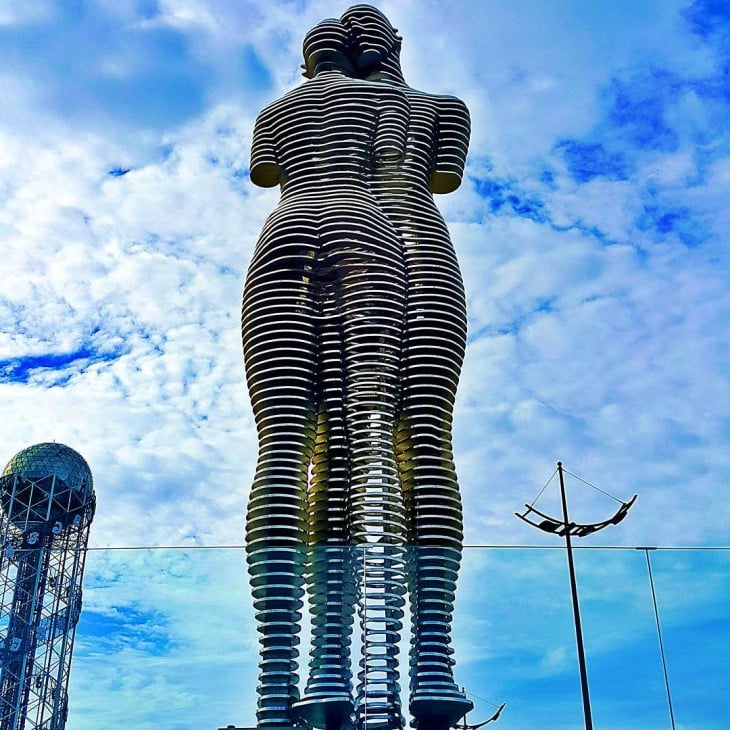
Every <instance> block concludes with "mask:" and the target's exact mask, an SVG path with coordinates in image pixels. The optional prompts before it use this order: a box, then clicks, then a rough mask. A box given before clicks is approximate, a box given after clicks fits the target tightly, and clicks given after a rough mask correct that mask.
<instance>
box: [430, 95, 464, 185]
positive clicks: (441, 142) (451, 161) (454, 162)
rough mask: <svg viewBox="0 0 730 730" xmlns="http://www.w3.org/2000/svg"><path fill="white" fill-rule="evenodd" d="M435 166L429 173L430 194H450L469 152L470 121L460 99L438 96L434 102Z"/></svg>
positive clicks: (457, 181)
mask: <svg viewBox="0 0 730 730" xmlns="http://www.w3.org/2000/svg"><path fill="white" fill-rule="evenodd" d="M438 104H439V116H438V136H437V140H436V164H435V167H434V171H433V172H432V173H431V192H432V193H451V192H453V191H454V190H456V188H458V187H459V185H461V179H462V177H463V175H464V165H465V164H466V153H467V150H468V149H469V136H470V133H471V120H470V118H469V110H468V109H467V108H466V105H465V104H464V102H463V101H461V100H460V99H456V98H454V97H442V98H441V99H439V101H438Z"/></svg>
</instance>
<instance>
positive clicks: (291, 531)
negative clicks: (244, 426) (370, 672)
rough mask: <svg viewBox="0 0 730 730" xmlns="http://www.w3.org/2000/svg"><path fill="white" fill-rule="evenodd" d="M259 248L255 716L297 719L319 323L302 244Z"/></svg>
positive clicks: (249, 523)
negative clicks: (266, 257)
mask: <svg viewBox="0 0 730 730" xmlns="http://www.w3.org/2000/svg"><path fill="white" fill-rule="evenodd" d="M289 248H290V249H291V252H290V254H289V255H288V256H287V255H286V253H287V246H286V242H283V243H282V244H281V245H280V246H279V250H278V253H279V256H278V257H271V259H272V263H271V264H267V263H266V261H262V260H261V257H259V259H258V260H257V259H256V258H254V261H253V262H252V266H251V268H250V269H249V275H248V277H247V281H246V288H245V291H244V300H243V310H242V333H243V344H244V356H245V363H246V377H247V381H248V387H249V393H250V396H251V404H252V407H253V412H254V418H255V421H256V427H257V431H258V439H259V454H258V461H257V464H256V474H255V477H254V481H253V485H252V487H251V493H250V497H249V503H248V510H247V518H246V552H247V562H248V570H249V576H250V583H251V590H252V593H253V603H254V612H255V616H256V621H257V623H258V632H259V645H260V663H259V684H258V689H257V692H258V706H257V712H256V716H257V724H258V727H259V728H276V727H287V726H289V727H291V726H292V725H293V720H294V718H293V715H292V704H293V702H295V701H296V699H297V698H298V694H297V661H296V660H297V656H298V649H297V645H298V643H299V637H298V633H299V628H300V621H301V618H302V616H301V612H300V610H301V607H302V596H303V593H304V590H303V581H304V577H303V576H304V564H305V559H306V484H307V473H308V469H309V463H310V459H311V456H312V450H313V447H314V439H315V429H316V413H317V387H316V385H317V384H316V378H317V374H316V368H317V352H316V329H315V324H314V317H313V315H314V310H313V305H312V297H311V292H310V286H311V285H310V284H309V279H308V278H307V277H305V276H304V274H305V273H306V266H307V261H311V259H307V257H306V255H305V248H306V247H305V246H304V245H303V244H302V243H301V241H299V242H296V245H294V244H292V245H291V246H290V247H289Z"/></svg>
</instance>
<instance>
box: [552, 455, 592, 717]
mask: <svg viewBox="0 0 730 730" xmlns="http://www.w3.org/2000/svg"><path fill="white" fill-rule="evenodd" d="M558 475H559V476H560V498H561V500H562V502H563V522H564V523H565V546H566V548H567V552H568V572H569V573H570V592H571V595H572V597H573V617H574V619H575V641H576V644H577V645H578V665H579V666H580V688H581V692H582V693H583V715H584V717H585V723H586V730H593V719H592V718H591V698H590V696H589V694H588V670H587V669H586V655H585V649H584V648H583V629H582V628H581V624H580V606H579V604H578V584H577V583H576V580H575V565H574V564H573V546H572V544H571V542H570V529H569V527H568V526H569V525H570V520H569V519H568V500H567V497H566V496H565V481H564V479H563V462H562V461H559V462H558Z"/></svg>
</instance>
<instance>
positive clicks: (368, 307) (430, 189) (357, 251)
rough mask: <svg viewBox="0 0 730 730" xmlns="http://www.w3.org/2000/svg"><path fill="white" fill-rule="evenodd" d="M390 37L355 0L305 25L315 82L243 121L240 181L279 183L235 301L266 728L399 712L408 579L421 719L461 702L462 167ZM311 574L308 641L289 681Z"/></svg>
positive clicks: (441, 102) (424, 722)
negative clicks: (247, 411) (451, 200)
mask: <svg viewBox="0 0 730 730" xmlns="http://www.w3.org/2000/svg"><path fill="white" fill-rule="evenodd" d="M400 43H401V39H400V37H399V36H398V34H397V32H396V30H395V29H394V28H393V27H392V25H391V24H390V22H389V21H388V20H387V18H386V17H385V16H384V15H383V14H382V13H381V12H380V11H378V10H377V9H375V8H372V7H370V6H367V5H356V6H353V7H351V8H350V9H348V10H347V11H346V12H345V13H344V14H343V16H342V18H341V20H340V21H337V20H328V21H323V22H322V23H320V24H318V25H317V26H315V28H313V29H312V30H311V31H310V32H309V33H308V34H307V36H306V37H305V40H304V59H305V68H306V70H305V76H307V77H308V80H307V81H305V82H304V83H303V84H302V85H300V86H299V87H297V88H295V89H293V90H292V91H290V92H289V93H287V94H285V95H284V96H283V97H281V98H280V99H278V100H276V101H274V102H273V103H272V104H270V105H269V106H267V107H266V108H265V109H264V110H263V111H262V112H261V114H259V116H258V118H257V121H256V126H255V129H254V135H253V142H252V149H251V165H250V175H251V179H252V181H253V182H254V183H255V184H257V185H261V186H264V187H272V186H275V185H279V186H280V188H281V198H280V200H279V203H278V205H277V207H276V209H275V210H274V211H273V212H272V214H271V215H270V216H269V218H268V220H267V221H266V223H265V225H264V228H263V230H262V232H261V236H260V238H259V241H258V243H257V245H256V249H255V251H254V254H253V257H252V260H251V263H250V266H249V269H248V275H247V279H246V284H245V289H244V295H243V306H242V335H243V348H244V359H245V365H246V377H247V382H248V388H249V393H250V397H251V403H252V407H253V412H254V418H255V421H256V426H257V431H258V440H259V454H258V462H257V466H256V473H255V476H254V481H253V485H252V487H251V492H250V497H249V504H248V510H247V520H246V545H247V562H248V568H249V575H250V582H251V588H252V593H253V599H254V610H255V616H256V620H257V622H258V631H259V644H260V656H261V661H260V664H259V668H260V672H259V685H258V689H257V692H258V708H257V725H258V727H259V728H264V727H271V728H282V727H288V726H292V725H294V724H297V723H305V724H307V725H310V726H313V727H318V728H325V729H326V730H338V729H339V728H341V727H349V726H350V725H351V723H354V724H355V726H356V727H358V728H363V729H370V730H379V729H382V730H389V729H391V728H401V727H402V725H403V713H402V711H401V706H400V685H399V678H400V670H399V662H398V646H399V641H400V636H401V631H402V628H403V621H404V612H405V611H404V609H405V604H406V601H407V599H409V602H410V608H411V636H412V639H411V650H410V700H409V710H410V713H411V715H412V717H413V720H414V723H415V724H416V726H417V727H418V728H419V730H446V729H447V728H448V727H449V726H451V725H452V724H453V723H454V722H456V721H457V720H458V719H459V718H461V717H462V716H463V715H464V714H465V713H466V712H467V711H468V710H470V709H471V708H472V706H473V705H472V703H471V701H470V700H468V699H467V698H466V697H465V695H464V693H463V692H462V691H461V690H460V689H459V688H458V686H457V685H456V683H455V681H454V678H453V666H454V659H453V656H452V654H453V649H452V647H451V623H452V615H453V605H454V595H455V590H456V581H457V575H458V572H459V567H460V562H461V550H462V532H463V530H462V509H461V499H460V496H459V489H458V482H457V477H456V471H455V467H454V462H453V453H452V446H451V423H452V413H453V406H454V399H455V395H456V387H457V383H458V379H459V373H460V370H461V364H462V359H463V355H464V349H465V346H466V311H465V296H464V289H463V283H462V279H461V274H460V271H459V267H458V263H457V260H456V256H455V253H454V250H453V246H452V245H451V241H450V239H449V234H448V230H447V228H446V225H445V223H444V221H443V218H442V217H441V215H440V213H439V211H438V209H437V207H436V205H435V204H434V201H433V193H447V192H451V191H452V190H455V189H456V188H457V187H458V185H459V184H460V182H461V177H462V173H463V168H464V162H465V157H466V151H467V147H468V142H469V114H468V111H467V110H466V107H465V106H464V104H463V102H461V101H460V100H458V99H455V98H453V97H447V96H438V95H434V94H428V93H424V92H421V91H417V90H414V89H411V88H410V87H408V86H407V84H406V83H405V81H404V79H403V76H402V73H401V71H400V62H399V51H400ZM305 590H306V592H307V594H308V604H309V605H308V608H309V613H310V617H311V625H312V642H311V649H310V653H309V674H308V678H307V682H306V686H305V690H304V693H303V696H301V697H300V696H299V692H298V687H297V685H298V656H299V652H298V643H299V631H300V621H301V619H302V613H301V612H302V608H303V607H304V601H303V598H304V594H305ZM356 613H357V617H358V620H359V623H360V627H361V632H362V641H361V646H362V655H361V657H360V661H359V671H358V672H357V685H356V687H354V688H353V681H352V680H353V671H352V668H351V664H352V661H351V634H352V626H353V623H354V618H355V614H356Z"/></svg>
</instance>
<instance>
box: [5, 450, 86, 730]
mask: <svg viewBox="0 0 730 730" xmlns="http://www.w3.org/2000/svg"><path fill="white" fill-rule="evenodd" d="M0 504H1V505H2V514H1V515H0V541H1V547H2V551H1V552H0V730H63V728H64V727H65V725H66V718H67V714H68V697H67V687H68V679H69V671H70V667H71V656H72V651H73V640H74V634H75V629H76V623H77V621H78V619H79V615H80V612H81V580H82V576H83V571H84V561H85V557H86V544H87V540H88V534H89V526H90V525H91V520H92V518H93V516H94V508H95V497H94V491H93V482H92V476H91V471H90V470H89V467H88V465H87V464H86V461H85V460H84V459H83V457H81V456H80V455H79V454H78V453H77V452H76V451H74V450H73V449H70V448H69V447H68V446H64V445H63V444H56V443H44V444H37V445H35V446H31V447H29V448H27V449H24V450H23V451H20V452H19V453H18V454H16V455H15V456H14V457H13V458H12V459H11V460H10V462H8V464H7V466H6V467H5V470H4V471H3V473H2V476H0Z"/></svg>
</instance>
